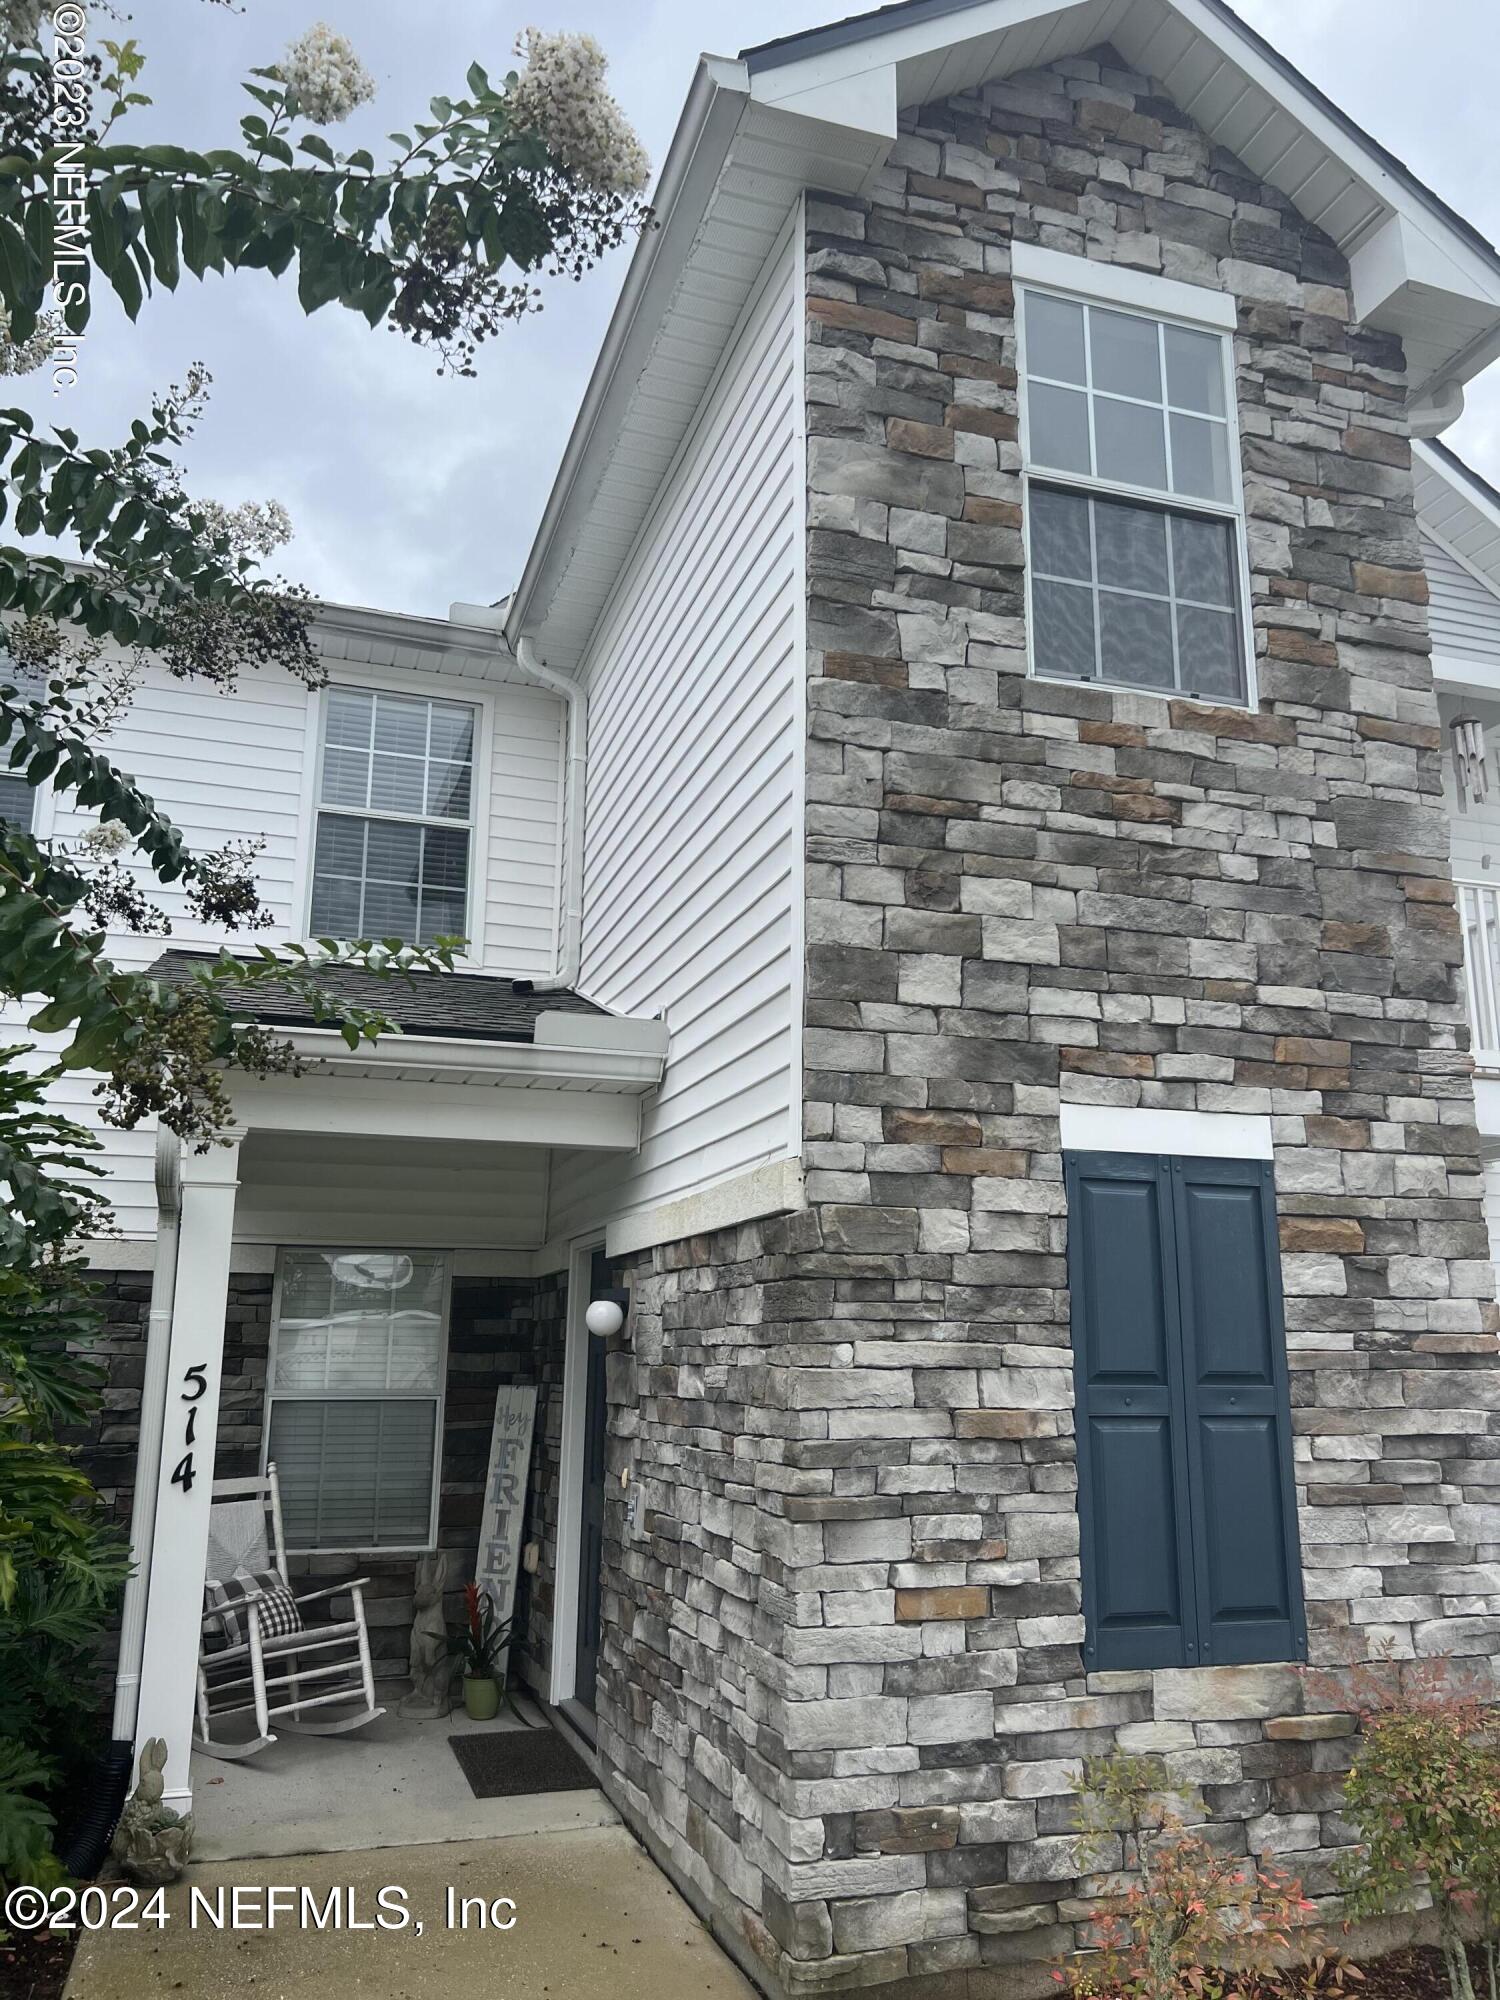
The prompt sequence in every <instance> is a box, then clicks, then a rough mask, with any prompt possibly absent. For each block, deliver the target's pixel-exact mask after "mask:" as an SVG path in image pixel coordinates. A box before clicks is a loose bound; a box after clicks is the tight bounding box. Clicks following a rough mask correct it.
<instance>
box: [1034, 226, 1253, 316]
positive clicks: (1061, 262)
mask: <svg viewBox="0 0 1500 2000" xmlns="http://www.w3.org/2000/svg"><path fill="white" fill-rule="evenodd" d="M1010 268H1011V276H1012V277H1013V278H1015V279H1017V280H1018V281H1019V282H1020V283H1022V284H1031V285H1035V286H1038V287H1039V288H1040V289H1041V290H1042V291H1045V292H1066V293H1068V294H1069V296H1070V297H1072V298H1075V299H1079V300H1081V301H1082V303H1083V304H1084V305H1107V306H1108V305H1121V306H1127V307H1134V308H1135V310H1136V311H1137V312H1143V313H1149V314H1150V315H1151V316H1152V317H1153V318H1155V319H1179V320H1185V321H1186V322H1187V323H1188V325H1189V326H1199V327H1210V328H1213V329H1215V330H1217V331H1218V332H1221V333H1233V332H1234V330H1235V328H1236V326H1237V325H1238V324H1239V309H1238V307H1237V306H1236V304H1235V299H1234V294H1233V293H1232V292H1218V291H1215V290H1213V288H1212V287H1211V286H1209V285H1189V284H1186V283H1184V281H1183V280H1182V279H1181V278H1159V277H1158V276H1157V275H1156V273H1155V272H1154V271H1133V270H1131V269H1130V268H1129V266H1128V265H1125V264H1104V263H1099V262H1096V261H1095V259H1094V258H1092V257H1070V256H1069V255H1068V254H1067V252H1066V251H1063V250H1044V249H1042V248H1041V246H1040V245H1039V244H1035V243H1017V244H1015V245H1014V246H1013V247H1012V249H1011V257H1010Z"/></svg>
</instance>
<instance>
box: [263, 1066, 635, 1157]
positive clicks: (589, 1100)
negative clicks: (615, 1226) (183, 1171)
mask: <svg viewBox="0 0 1500 2000" xmlns="http://www.w3.org/2000/svg"><path fill="white" fill-rule="evenodd" d="M233 1097H234V1116H235V1121H236V1123H237V1124H241V1125H243V1126H244V1127H245V1128H246V1129H247V1130H248V1131H250V1132H252V1133H254V1132H290V1133H301V1134H309V1135H317V1136H319V1137H323V1138H347V1139H362V1140H366V1141H376V1140H380V1141H385V1140H395V1141H400V1140H402V1139H423V1140H433V1139H436V1140H439V1141H447V1142H448V1143H450V1144H458V1145H471V1144H478V1145H502V1146H536V1147H539V1148H543V1149H545V1148H548V1147H553V1146H565V1147H569V1148H578V1149H586V1150H591V1151H601V1152H613V1153H630V1152H634V1151H635V1149H636V1147H637V1146H638V1145H639V1144H640V1099H639V1098H638V1097H635V1096H622V1095H620V1094H619V1093H618V1092H615V1091H605V1090H546V1089H532V1090H505V1089H501V1090H494V1089H491V1090H482V1089H476V1088H474V1087H472V1086H469V1085H465V1084H463V1083H456V1082H455V1083H447V1082H433V1081H432V1079H431V1078H424V1079H422V1080H420V1081H415V1080H414V1081H406V1082H400V1081H392V1082H386V1081H384V1080H383V1079H379V1080H377V1079H374V1078H370V1077H352V1076H342V1077H341V1076H337V1075H330V1074H328V1073H305V1074H303V1075H302V1076H297V1077H291V1076H268V1077H252V1078H247V1079H246V1080H245V1081H244V1082H242V1083H237V1084H236V1085H235V1086H234V1092H233Z"/></svg>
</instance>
